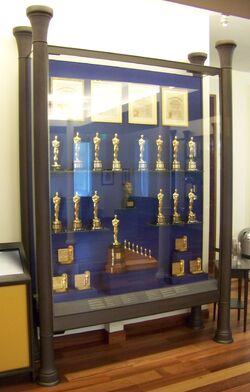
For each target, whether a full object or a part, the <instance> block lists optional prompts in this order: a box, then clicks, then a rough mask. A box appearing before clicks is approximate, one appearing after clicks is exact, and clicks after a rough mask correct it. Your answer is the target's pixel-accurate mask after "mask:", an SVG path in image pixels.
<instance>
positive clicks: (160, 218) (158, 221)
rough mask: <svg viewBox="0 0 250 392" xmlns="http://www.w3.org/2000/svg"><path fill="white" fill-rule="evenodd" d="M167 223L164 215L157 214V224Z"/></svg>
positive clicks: (163, 224)
mask: <svg viewBox="0 0 250 392" xmlns="http://www.w3.org/2000/svg"><path fill="white" fill-rule="evenodd" d="M166 224H167V221H166V218H165V216H158V217H157V225H159V226H165V225H166Z"/></svg>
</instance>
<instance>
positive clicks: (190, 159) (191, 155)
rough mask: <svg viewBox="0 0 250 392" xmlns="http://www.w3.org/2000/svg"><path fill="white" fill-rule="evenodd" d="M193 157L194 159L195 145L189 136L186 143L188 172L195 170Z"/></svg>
mask: <svg viewBox="0 0 250 392" xmlns="http://www.w3.org/2000/svg"><path fill="white" fill-rule="evenodd" d="M195 157H196V143H195V141H194V138H193V137H192V136H191V138H190V140H189V142H188V167H187V170H188V171H196V170H197V165H196V162H195Z"/></svg>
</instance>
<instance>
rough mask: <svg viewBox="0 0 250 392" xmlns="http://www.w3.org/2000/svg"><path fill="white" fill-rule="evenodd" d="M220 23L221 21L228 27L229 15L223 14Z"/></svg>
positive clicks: (223, 25)
mask: <svg viewBox="0 0 250 392" xmlns="http://www.w3.org/2000/svg"><path fill="white" fill-rule="evenodd" d="M220 23H221V25H222V27H227V26H228V15H221V17H220Z"/></svg>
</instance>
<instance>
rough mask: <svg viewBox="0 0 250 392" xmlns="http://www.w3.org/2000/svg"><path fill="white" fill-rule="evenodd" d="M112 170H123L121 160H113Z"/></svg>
mask: <svg viewBox="0 0 250 392" xmlns="http://www.w3.org/2000/svg"><path fill="white" fill-rule="evenodd" d="M112 170H113V171H122V167H121V162H120V161H113V165H112Z"/></svg>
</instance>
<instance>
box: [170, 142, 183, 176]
mask: <svg viewBox="0 0 250 392" xmlns="http://www.w3.org/2000/svg"><path fill="white" fill-rule="evenodd" d="M179 144H180V142H179V140H178V139H177V136H175V137H174V139H173V142H172V146H173V162H172V169H173V170H174V171H178V170H180V168H181V164H180V161H178V159H177V158H178V152H179Z"/></svg>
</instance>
